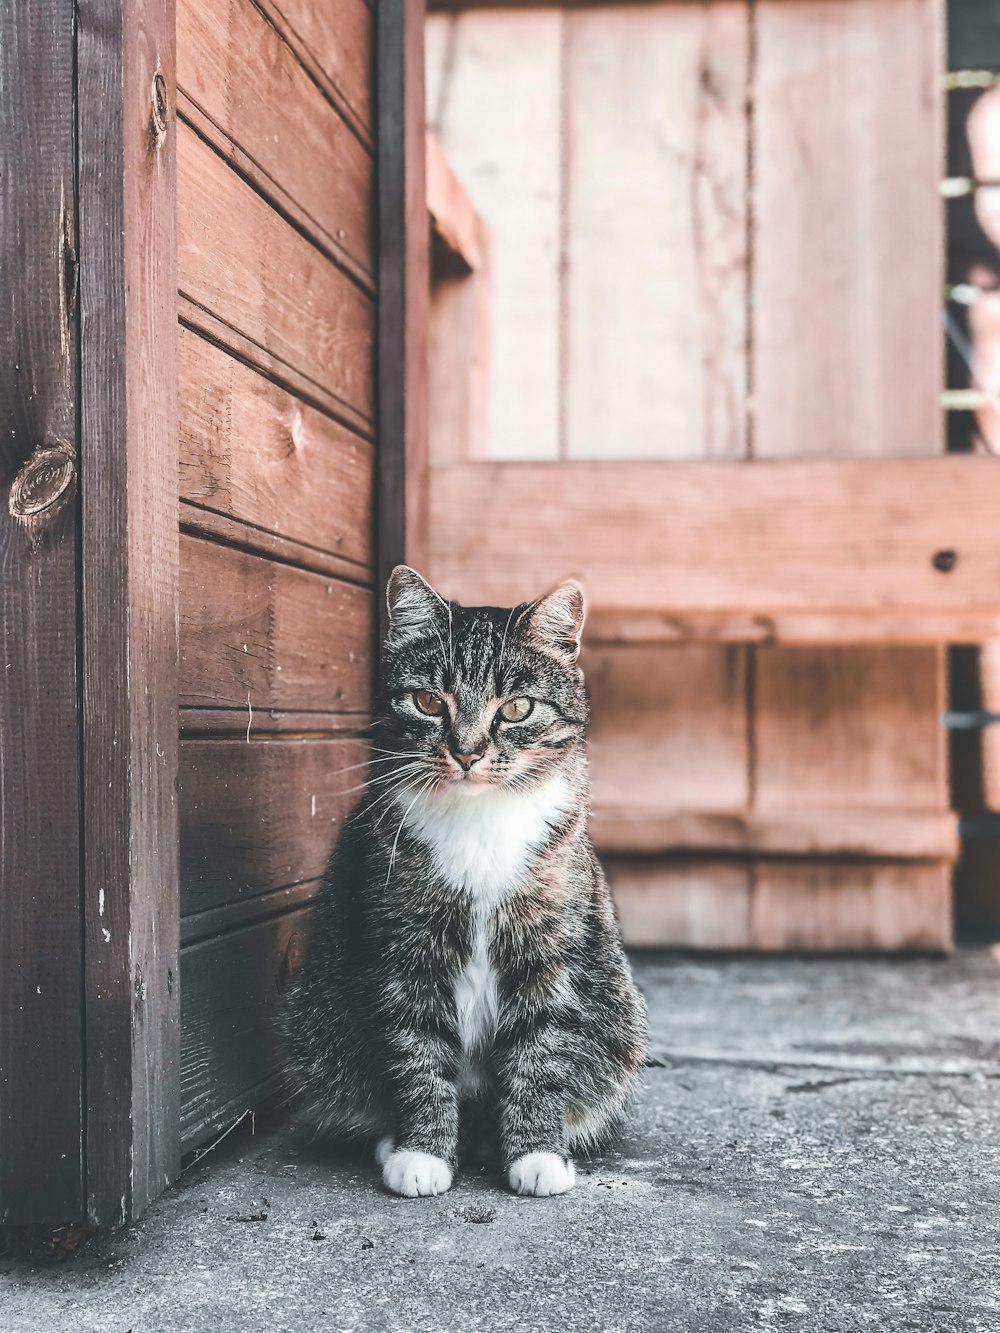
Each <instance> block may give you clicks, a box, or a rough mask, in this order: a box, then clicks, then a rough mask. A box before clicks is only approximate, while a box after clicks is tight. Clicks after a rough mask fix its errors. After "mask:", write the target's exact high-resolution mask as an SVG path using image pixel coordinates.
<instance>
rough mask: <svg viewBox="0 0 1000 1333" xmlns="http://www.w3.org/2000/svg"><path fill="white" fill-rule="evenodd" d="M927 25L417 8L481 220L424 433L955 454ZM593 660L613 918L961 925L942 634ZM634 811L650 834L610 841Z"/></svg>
mask: <svg viewBox="0 0 1000 1333" xmlns="http://www.w3.org/2000/svg"><path fill="white" fill-rule="evenodd" d="M942 29H943V11H942V7H941V5H940V4H939V3H937V0H757V3H754V4H752V5H751V4H749V3H743V2H742V0H709V3H698V4H688V3H683V2H682V0H666V2H665V3H656V2H653V3H639V4H626V5H621V4H609V5H606V6H601V5H596V6H591V5H587V6H580V7H577V6H570V7H566V8H558V7H544V6H537V5H532V6H530V7H510V6H499V7H493V8H491V7H479V6H476V7H473V8H469V9H456V8H454V7H453V6H452V5H449V6H448V7H447V8H446V9H442V10H440V11H439V12H436V13H432V14H431V15H430V16H429V20H428V26H427V58H428V65H427V114H428V126H429V129H430V131H431V132H432V133H433V135H434V136H435V137H436V139H437V140H438V142H439V144H440V146H441V147H442V148H443V150H444V153H445V155H446V156H447V158H448V160H449V162H450V164H451V166H452V168H453V169H454V170H455V172H456V173H457V175H458V177H459V179H460V180H461V182H462V184H463V185H464V187H465V189H466V190H467V191H468V194H469V196H470V198H471V201H472V203H473V205H474V206H475V208H476V210H478V212H479V214H480V216H481V218H482V220H483V222H484V223H485V226H486V229H487V231H488V233H489V246H490V298H489V301H490V304H489V339H488V342H489V352H488V372H486V373H484V374H483V376H482V385H481V393H480V395H479V398H478V404H479V406H478V409H477V410H475V411H473V412H472V413H471V415H470V414H469V412H468V411H466V413H465V415H464V417H463V419H462V421H461V424H460V426H456V419H455V416H454V412H453V410H452V407H453V405H449V403H447V402H445V401H443V400H442V399H441V398H440V396H439V397H438V399H437V401H435V398H434V381H433V376H432V405H431V406H432V434H431V446H432V451H437V453H438V455H439V456H455V455H457V454H460V453H461V452H462V451H463V450H464V451H467V452H471V453H474V454H477V455H480V456H489V457H494V458H498V459H511V458H541V459H556V458H565V459H576V458H596V457H602V458H621V459H623V460H625V459H629V458H640V457H643V458H649V457H656V458H672V459H681V458H703V457H706V458H709V457H710V458H718V459H733V460H734V461H735V460H739V459H746V458H751V457H756V458H784V457H801V456H813V457H823V456H832V457H838V456H840V457H846V456H851V455H854V456H857V455H867V456H875V455H883V456H885V455H920V454H928V453H934V452H939V451H942V450H943V449H944V448H945V432H944V430H943V420H942V416H941V413H940V410H939V404H938V391H939V390H940V388H941V387H942V385H941V368H942V363H943V339H942V331H941V317H940V295H941V289H942V279H943V273H942V271H941V266H940V264H939V263H938V262H937V260H936V259H935V256H938V255H939V254H940V250H941V204H940V198H939V186H940V178H941V174H942V169H943V164H942V159H943V152H942V137H943V134H942V115H943V97H944V94H943V92H942V91H941V88H940V71H941V69H942V67H943V56H942V37H943V31H942ZM481 369H482V368H481ZM935 386H936V387H935ZM439 395H440V390H439ZM466 406H467V407H468V405H466ZM456 431H457V432H458V433H459V434H461V435H463V437H464V438H462V439H460V440H457V441H456V439H455V438H454V435H455V432H456ZM581 539H582V540H584V539H585V535H584V534H582V535H581ZM641 576H642V575H641V571H637V577H641ZM526 591H531V590H526ZM586 667H587V671H588V675H589V679H590V683H591V687H592V690H593V696H594V727H593V747H592V753H593V774H594V788H595V820H594V828H595V834H596V836H597V840H598V843H599V845H600V846H601V849H602V851H603V852H604V854H605V859H606V863H607V865H608V868H609V871H610V874H611V877H612V881H613V885H614V888H615V892H616V896H617V898H618V903H619V908H620V911H621V913H622V918H623V923H624V925H625V929H626V933H627V934H628V936H629V938H630V939H631V940H632V941H633V942H636V943H666V944H680V945H693V946H698V947H706V948H745V947H753V948H764V949H772V948H810V949H811V948H816V949H824V948H843V947H850V948H858V947H860V948H890V949H892V948H907V947H917V948H939V947H945V946H946V945H947V944H948V942H949V940H950V936H951V904H950V893H951V878H952V861H953V853H954V846H955V840H954V833H953V821H951V822H950V817H949V811H950V808H951V801H950V795H949V767H948V746H947V736H946V733H945V731H944V729H943V727H942V713H943V711H944V708H945V705H946V692H947V672H946V667H947V658H946V653H945V652H944V650H941V649H938V648H935V647H900V646H894V645H891V644H886V645H866V646H863V647H841V648H812V647H785V646H775V645H771V644H767V643H747V644H726V645H718V644H703V643H701V644H694V643H683V642H675V643H655V644H649V643H645V644H635V643H632V644H625V643H614V642H602V643H591V644H590V645H589V647H588V649H587V659H586ZM636 809H638V810H640V811H642V812H643V813H644V815H645V825H646V827H647V828H653V829H655V828H656V827H657V825H659V826H660V827H666V826H668V825H669V826H670V827H671V828H673V829H675V830H677V837H676V838H674V840H673V845H672V848H671V850H669V851H664V850H656V851H655V852H651V851H650V850H649V847H650V845H652V846H656V845H657V843H658V842H659V845H660V846H661V847H662V845H663V839H659V840H658V839H657V838H656V837H655V836H654V837H652V838H646V837H642V838H635V839H634V843H633V845H629V836H630V835H629V833H628V831H627V825H628V824H629V818H628V816H629V813H630V812H631V811H634V810H636ZM634 825H635V821H634V820H633V821H632V826H633V827H634Z"/></svg>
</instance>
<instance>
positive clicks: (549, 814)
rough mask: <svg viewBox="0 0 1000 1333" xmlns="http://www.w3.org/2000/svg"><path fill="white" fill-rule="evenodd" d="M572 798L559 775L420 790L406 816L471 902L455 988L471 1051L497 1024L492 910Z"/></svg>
mask: <svg viewBox="0 0 1000 1333" xmlns="http://www.w3.org/2000/svg"><path fill="white" fill-rule="evenodd" d="M570 798H571V793H570V789H569V784H568V782H567V781H566V779H565V778H564V777H563V776H562V775H557V776H556V777H554V778H551V779H550V780H549V781H548V782H546V783H543V784H542V785H540V786H539V787H537V788H535V789H534V790H532V791H530V792H499V791H491V790H489V789H481V790H479V791H477V792H475V793H472V792H469V791H463V790H461V789H459V788H457V787H456V788H450V789H445V791H443V792H440V793H437V794H435V795H433V796H430V795H429V796H426V797H420V798H419V799H418V800H417V802H416V803H415V804H414V805H413V806H412V808H411V809H410V813H409V814H408V815H407V817H406V827H407V830H408V831H409V832H410V833H411V834H412V835H413V836H414V837H416V838H417V839H418V840H419V841H420V842H422V843H423V844H424V846H425V847H426V848H427V849H428V851H429V852H430V854H431V857H432V859H433V862H434V868H435V870H436V871H437V873H438V874H439V875H440V876H441V877H442V878H443V879H444V880H445V881H446V882H447V883H448V884H449V885H450V886H451V887H452V888H454V889H455V890H456V891H458V892H460V893H466V894H468V896H469V899H470V901H471V907H472V920H473V939H472V951H471V954H470V956H469V961H468V963H467V964H466V966H465V968H464V969H463V971H462V972H461V973H460V974H459V976H458V977H457V978H456V979H455V991H454V993H455V1009H456V1012H457V1015H458V1024H459V1033H460V1035H461V1038H462V1048H463V1050H464V1051H465V1052H466V1053H473V1052H475V1051H477V1050H482V1049H483V1048H484V1047H485V1046H486V1045H488V1043H489V1041H490V1038H491V1037H492V1035H493V1032H494V1031H495V1029H496V1018H497V984H496V976H495V974H494V971H493V966H492V963H491V962H490V956H489V939H490V932H491V928H492V924H493V916H494V913H495V912H496V909H497V906H498V905H499V904H500V903H501V902H502V901H503V899H504V898H505V897H506V896H507V894H509V893H510V892H511V891H512V890H514V889H515V888H516V887H517V886H518V884H520V882H521V880H522V879H523V877H524V873H525V871H526V870H527V868H528V866H529V865H530V863H531V861H532V859H533V857H534V855H535V853H536V852H537V851H538V849H539V848H540V847H541V846H542V845H543V843H544V842H545V840H546V838H547V837H548V835H549V832H550V830H551V828H552V827H553V825H555V824H557V823H558V822H559V820H560V819H561V818H562V816H563V815H564V814H565V813H566V811H567V809H568V807H569V802H570ZM411 800H412V796H411V797H409V798H407V797H405V796H402V797H399V798H397V803H398V804H399V805H402V806H403V808H404V809H406V806H407V805H408V804H409V802H410V801H411ZM404 802H405V804H404Z"/></svg>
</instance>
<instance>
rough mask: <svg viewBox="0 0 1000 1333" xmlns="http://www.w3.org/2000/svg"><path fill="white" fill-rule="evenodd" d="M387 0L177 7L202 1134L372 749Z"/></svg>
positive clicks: (191, 910)
mask: <svg viewBox="0 0 1000 1333" xmlns="http://www.w3.org/2000/svg"><path fill="white" fill-rule="evenodd" d="M373 27H374V18H373V14H372V11H371V9H370V8H369V6H368V5H367V4H366V3H365V0H329V3H327V4H324V5H318V4H315V3H313V0H282V2H281V5H280V7H279V6H278V5H277V4H274V3H271V0H210V3H201V0H180V3H179V4H178V14H177V70H178V74H177V77H178V111H179V117H180V125H179V132H178V211H179V219H178V229H179V237H178V246H179V294H178V319H179V324H180V328H179V431H180V498H181V503H180V528H181V580H180V663H181V665H180V730H181V754H180V803H181V804H180V811H181V814H180V818H181V830H180V836H181V913H182V919H181V939H182V975H181V981H182V994H183V998H182V1015H183V1020H182V1021H183V1032H182V1073H181V1079H182V1135H183V1142H184V1145H185V1146H186V1147H191V1146H193V1145H195V1144H196V1143H198V1142H199V1141H201V1140H202V1139H204V1138H205V1137H206V1136H207V1135H208V1134H209V1133H211V1132H212V1130H213V1128H214V1127H216V1126H218V1125H220V1124H224V1123H227V1122H229V1121H231V1120H233V1119H234V1118H235V1117H236V1116H237V1115H239V1114H240V1113H241V1112H242V1111H243V1110H244V1109H246V1108H247V1107H249V1106H252V1105H253V1104H255V1103H256V1102H258V1101H260V1100H261V1099H262V1098H264V1097H266V1096H267V1094H268V1093H270V1092H271V1091H273V1089H274V1087H275V1084H276V1074H277V1053H276V1049H275V1040H274V1036H273V1029H272V1026H271V1023H270V1020H271V1018H273V1013H274V1008H275V1005H276V1002H277V999H278V995H279V993H280V991H281V989H282V987H283V986H284V984H285V983H286V982H287V980H288V978H289V976H290V974H291V972H292V971H293V970H294V967H295V965H296V962H297V959H298V957H299V955H300V953H301V948H302V944H303V941H304V929H305V925H306V920H307V913H304V911H303V908H304V906H305V904H307V903H308V902H309V900H310V898H311V897H312V896H313V895H314V893H315V892H316V890H317V887H318V879H319V876H320V875H321V873H322V869H323V866H324V863H325V861H326V858H327V856H328V854H329V852H330V849H331V847H332V846H333V843H334V841H335V839H336V836H337V833H338V830H339V827H340V824H341V821H342V820H343V818H344V815H345V813H346V810H347V808H348V806H349V803H350V801H351V800H352V797H350V796H348V795H345V789H346V788H348V787H349V786H351V785H352V778H354V777H355V776H356V774H355V773H346V774H345V772H344V770H345V769H348V768H350V766H351V765H355V764H358V763H359V762H360V760H361V758H362V756H363V754H364V747H363V745H362V743H361V741H360V739H359V737H360V734H361V732H362V729H363V728H364V727H365V725H366V723H367V719H368V711H369V707H370V684H371V671H372V646H373V635H374V612H373V605H374V597H373V591H372V588H373V579H374V561H375V553H374V500H373V495H374V486H375V475H374V465H375V454H374V384H373V381H374V342H373V339H374V320H375V304H374V302H375V284H376V277H375V273H376V263H375V255H374V244H375V242H374V189H375V166H374V138H373V102H374V93H373Z"/></svg>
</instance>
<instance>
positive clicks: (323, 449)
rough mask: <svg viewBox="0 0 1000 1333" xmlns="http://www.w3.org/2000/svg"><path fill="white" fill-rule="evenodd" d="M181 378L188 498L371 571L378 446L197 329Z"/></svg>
mask: <svg viewBox="0 0 1000 1333" xmlns="http://www.w3.org/2000/svg"><path fill="white" fill-rule="evenodd" d="M178 375H179V383H178V429H179V436H180V439H179V454H180V494H181V499H183V500H188V501H190V502H191V503H192V504H196V505H199V506H202V507H204V508H208V509H211V510H214V511H216V512H218V513H222V514H226V515H228V516H229V517H231V518H235V519H239V520H241V521H242V522H244V523H247V524H251V525H253V526H254V527H257V528H260V529H262V530H263V531H264V532H266V533H267V534H269V535H271V536H276V537H283V538H287V539H288V540H289V541H293V542H299V543H302V544H304V545H306V546H309V547H312V548H318V549H319V550H320V551H324V552H326V553H328V554H332V555H334V556H335V557H337V558H338V559H339V560H342V561H350V562H353V563H355V564H357V565H360V566H363V567H365V568H370V567H371V565H372V562H373V559H374V550H373V536H372V530H373V526H374V525H373V514H374V492H373V486H374V467H375V460H374V451H373V449H372V448H371V446H370V445H369V444H368V443H367V442H366V441H364V440H361V439H359V438H358V436H356V435H355V434H353V433H352V432H350V431H348V430H346V429H345V428H344V427H343V426H341V425H340V424H339V423H337V422H336V421H333V420H331V419H330V417H328V416H326V415H325V414H324V413H322V412H318V411H317V410H316V409H315V408H313V407H310V406H309V405H308V404H305V403H303V402H301V401H300V400H299V399H298V398H296V397H295V396H294V395H292V394H290V393H288V392H287V391H286V390H285V389H282V388H281V387H279V386H278V385H277V384H274V383H273V382H272V381H271V380H269V379H267V378H265V377H264V376H262V375H259V374H257V373H255V372H254V371H253V370H252V369H250V367H248V366H246V365H244V363H243V362H242V361H239V360H237V359H236V358H235V357H233V356H230V355H228V354H227V353H226V352H225V351H223V350H222V349H221V348H219V347H217V346H215V345H214V344H213V343H209V342H206V341H205V340H204V339H203V338H200V337H199V336H198V335H197V334H196V333H193V332H192V331H191V330H190V329H185V328H181V330H180V333H179V336H178Z"/></svg>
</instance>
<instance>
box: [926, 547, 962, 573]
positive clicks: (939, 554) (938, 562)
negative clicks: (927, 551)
mask: <svg viewBox="0 0 1000 1333" xmlns="http://www.w3.org/2000/svg"><path fill="white" fill-rule="evenodd" d="M931 564H932V565H933V566H934V568H935V569H936V570H937V571H938V573H939V574H950V573H951V571H952V570H953V569H954V568H955V566H956V565H957V564H958V552H957V551H935V552H934V554H933V556H932V557H931Z"/></svg>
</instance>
